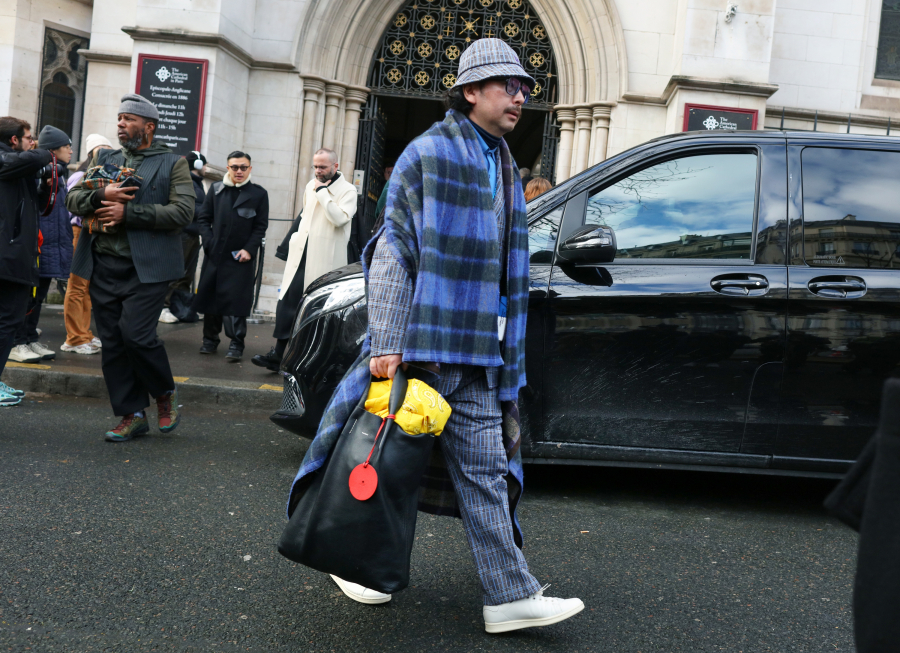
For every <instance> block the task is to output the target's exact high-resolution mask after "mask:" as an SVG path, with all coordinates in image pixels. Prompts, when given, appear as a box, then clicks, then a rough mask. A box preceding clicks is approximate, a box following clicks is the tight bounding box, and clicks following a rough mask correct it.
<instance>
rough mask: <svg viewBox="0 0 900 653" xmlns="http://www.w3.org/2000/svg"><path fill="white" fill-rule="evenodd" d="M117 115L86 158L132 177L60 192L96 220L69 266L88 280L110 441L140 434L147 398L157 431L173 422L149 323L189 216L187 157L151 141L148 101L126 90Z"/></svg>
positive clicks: (153, 119)
mask: <svg viewBox="0 0 900 653" xmlns="http://www.w3.org/2000/svg"><path fill="white" fill-rule="evenodd" d="M118 117H119V120H118V123H117V128H118V137H119V144H120V145H121V146H122V147H121V149H118V150H98V151H97V153H96V154H95V155H94V157H93V160H92V161H91V165H92V166H94V165H101V164H111V165H113V166H118V167H119V168H131V169H133V170H134V171H135V176H134V177H129V178H126V179H125V181H122V182H117V183H113V184H109V185H106V186H100V187H97V185H96V184H92V183H91V182H90V181H89V180H87V179H86V178H85V179H82V180H81V181H80V182H79V183H78V184H77V185H76V186H74V187H73V188H72V190H71V191H70V193H69V195H68V197H67V198H66V206H67V207H68V209H69V211H71V212H72V213H73V214H74V215H79V216H88V215H92V214H93V215H94V216H96V218H97V222H98V223H99V227H98V228H95V229H93V230H92V231H91V232H90V233H85V232H82V234H81V238H80V239H79V241H78V249H77V250H76V251H75V258H74V261H73V263H72V272H73V273H74V274H77V275H78V276H80V277H82V278H84V279H88V280H89V281H90V295H91V303H92V304H93V309H94V318H95V320H96V322H97V330H98V332H99V334H100V340H101V341H102V342H103V350H102V360H103V377H104V379H105V380H106V387H107V389H108V390H109V398H110V402H111V403H112V408H113V412H114V413H115V414H116V415H118V416H121V417H122V421H121V422H120V423H119V425H118V426H116V427H115V428H113V429H111V430H110V431H107V433H106V439H107V440H108V441H109V442H125V441H127V440H131V439H132V438H134V437H137V436H139V435H145V434H146V433H148V432H149V430H150V426H149V424H148V421H147V417H146V415H145V414H144V409H146V408H147V406H148V405H149V404H150V400H149V398H150V397H152V398H153V399H154V400H155V401H156V406H157V413H158V424H159V430H160V431H161V432H163V433H167V432H169V431H171V430H173V429H174V428H175V427H176V426H177V425H178V422H179V419H180V414H179V411H178V393H177V390H176V388H175V381H174V380H173V378H172V370H171V368H170V367H169V359H168V356H167V355H166V350H165V347H164V346H163V343H162V341H160V340H159V338H158V337H157V335H156V324H157V318H158V317H159V314H160V311H161V310H162V307H163V302H164V300H165V297H166V291H167V290H168V287H169V283H170V282H171V281H173V280H175V279H179V278H181V276H182V275H183V274H184V256H183V254H182V247H181V230H182V228H184V227H185V226H186V225H188V224H190V222H191V219H192V218H193V215H194V186H193V184H192V182H191V174H190V170H189V169H188V165H187V162H186V161H185V160H184V159H183V158H182V157H180V156H178V155H177V154H175V153H174V152H172V151H171V150H170V149H169V148H168V147H167V146H166V145H165V144H164V143H161V142H159V141H155V140H154V139H153V136H154V134H155V133H156V128H157V123H158V122H159V112H158V111H157V110H156V107H155V106H153V104H152V103H151V102H150V101H149V100H147V99H146V98H144V97H142V96H140V95H135V94H128V95H125V96H124V97H122V103H121V104H120V105H119V115H118ZM135 182H137V183H135ZM129 184H131V185H130V186H129Z"/></svg>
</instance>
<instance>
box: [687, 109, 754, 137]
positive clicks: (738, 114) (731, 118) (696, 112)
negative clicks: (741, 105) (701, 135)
mask: <svg viewBox="0 0 900 653" xmlns="http://www.w3.org/2000/svg"><path fill="white" fill-rule="evenodd" d="M758 116H759V112H758V111H757V110H756V109H735V108H733V107H710V106H705V105H702V104H685V105H684V131H686V132H691V131H714V130H715V131H737V130H739V129H741V130H743V129H756V119H757V118H758Z"/></svg>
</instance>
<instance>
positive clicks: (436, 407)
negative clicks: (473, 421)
mask: <svg viewBox="0 0 900 653" xmlns="http://www.w3.org/2000/svg"><path fill="white" fill-rule="evenodd" d="M392 384H393V381H391V380H389V379H388V380H386V381H374V382H372V385H371V386H370V387H369V396H368V397H367V398H366V410H367V411H369V412H370V413H374V414H375V415H378V416H379V417H387V416H388V400H389V399H390V396H391V385H392ZM450 412H451V410H450V406H449V404H447V401H446V400H445V399H444V398H443V397H442V396H441V395H440V394H438V393H437V391H436V390H435V389H434V388H432V387H431V386H430V385H428V384H427V383H425V382H423V381H420V380H419V379H410V380H409V386H408V387H407V388H406V397H405V398H404V400H403V405H402V406H401V407H400V410H399V411H397V415H396V416H395V418H394V421H395V422H396V423H397V426H399V427H400V428H401V429H403V430H404V431H406V432H407V433H409V434H410V435H418V434H420V433H432V434H434V435H440V434H441V432H443V430H444V426H445V425H446V424H447V420H448V419H450Z"/></svg>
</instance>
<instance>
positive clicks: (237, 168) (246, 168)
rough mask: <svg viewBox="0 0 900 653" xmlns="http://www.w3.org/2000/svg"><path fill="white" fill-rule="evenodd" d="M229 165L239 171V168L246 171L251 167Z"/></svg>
mask: <svg viewBox="0 0 900 653" xmlns="http://www.w3.org/2000/svg"><path fill="white" fill-rule="evenodd" d="M228 167H229V168H230V169H231V170H234V171H235V172H237V171H239V170H240V171H241V172H246V171H247V170H249V169H250V166H228Z"/></svg>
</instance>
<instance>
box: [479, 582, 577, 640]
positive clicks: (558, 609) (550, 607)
mask: <svg viewBox="0 0 900 653" xmlns="http://www.w3.org/2000/svg"><path fill="white" fill-rule="evenodd" d="M548 587H550V586H549V585H544V586H543V587H542V588H541V589H540V591H538V592H535V593H534V594H532V595H531V596H529V597H528V598H525V599H519V600H518V601H512V602H511V603H501V604H500V605H486V606H484V609H483V610H482V613H483V614H484V629H485V630H486V631H487V632H489V633H505V632H509V631H510V630H519V629H520V628H537V627H539V626H549V625H550V624H555V623H559V622H560V621H563V620H565V619H568V618H569V617H573V616H575V615H576V614H578V613H579V612H581V611H582V610H584V603H582V602H581V599H554V598H551V597H549V596H544V590H545V589H547V588H548Z"/></svg>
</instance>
